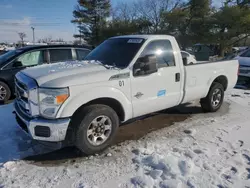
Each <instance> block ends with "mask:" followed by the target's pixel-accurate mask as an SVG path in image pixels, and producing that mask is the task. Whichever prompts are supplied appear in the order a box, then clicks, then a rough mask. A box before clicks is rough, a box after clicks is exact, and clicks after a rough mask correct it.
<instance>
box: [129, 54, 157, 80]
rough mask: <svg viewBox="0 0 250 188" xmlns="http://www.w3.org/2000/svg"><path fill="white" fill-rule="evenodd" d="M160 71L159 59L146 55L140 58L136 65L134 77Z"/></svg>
mask: <svg viewBox="0 0 250 188" xmlns="http://www.w3.org/2000/svg"><path fill="white" fill-rule="evenodd" d="M157 71H158V68H157V57H156V56H155V55H146V56H144V57H140V58H138V60H137V61H136V63H135V65H134V71H133V72H134V76H140V75H149V74H152V73H155V72H157Z"/></svg>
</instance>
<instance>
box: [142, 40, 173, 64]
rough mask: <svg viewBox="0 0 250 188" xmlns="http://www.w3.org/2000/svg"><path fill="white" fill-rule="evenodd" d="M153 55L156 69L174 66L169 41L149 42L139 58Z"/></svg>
mask: <svg viewBox="0 0 250 188" xmlns="http://www.w3.org/2000/svg"><path fill="white" fill-rule="evenodd" d="M149 55H155V56H156V59H157V65H158V68H161V67H171V66H175V59H174V53H173V48H172V45H171V43H170V41H169V40H156V41H153V42H150V43H149V44H148V45H147V46H146V48H145V49H144V50H143V52H142V54H141V56H140V57H145V56H149Z"/></svg>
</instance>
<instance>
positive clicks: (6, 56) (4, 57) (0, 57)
mask: <svg viewBox="0 0 250 188" xmlns="http://www.w3.org/2000/svg"><path fill="white" fill-rule="evenodd" d="M19 52H21V51H20V50H11V51H9V52H7V53H5V54H3V55H0V63H1V62H4V61H7V60H8V59H10V58H12V57H13V56H15V55H16V54H18V53H19Z"/></svg>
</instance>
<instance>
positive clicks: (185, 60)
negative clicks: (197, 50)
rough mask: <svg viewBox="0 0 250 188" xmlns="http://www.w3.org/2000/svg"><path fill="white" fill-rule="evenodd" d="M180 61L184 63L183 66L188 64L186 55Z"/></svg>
mask: <svg viewBox="0 0 250 188" xmlns="http://www.w3.org/2000/svg"><path fill="white" fill-rule="evenodd" d="M182 61H183V65H184V66H187V65H188V60H187V57H183V58H182Z"/></svg>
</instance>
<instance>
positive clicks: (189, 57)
mask: <svg viewBox="0 0 250 188" xmlns="http://www.w3.org/2000/svg"><path fill="white" fill-rule="evenodd" d="M181 56H182V58H187V65H193V64H196V63H197V61H196V58H195V56H194V55H192V54H190V53H188V52H186V51H181Z"/></svg>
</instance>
